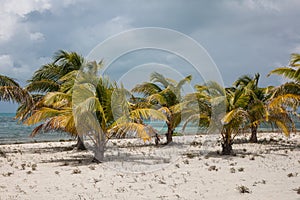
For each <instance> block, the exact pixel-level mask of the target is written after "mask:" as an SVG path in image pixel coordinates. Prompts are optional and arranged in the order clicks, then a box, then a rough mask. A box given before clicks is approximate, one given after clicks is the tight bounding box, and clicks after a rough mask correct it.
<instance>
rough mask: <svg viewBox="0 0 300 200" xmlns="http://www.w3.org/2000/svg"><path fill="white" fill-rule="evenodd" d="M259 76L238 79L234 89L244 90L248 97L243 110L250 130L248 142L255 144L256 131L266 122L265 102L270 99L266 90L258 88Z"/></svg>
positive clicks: (245, 76)
mask: <svg viewBox="0 0 300 200" xmlns="http://www.w3.org/2000/svg"><path fill="white" fill-rule="evenodd" d="M259 78H260V74H258V73H257V74H255V76H254V77H251V76H249V75H244V76H241V77H239V78H238V79H237V80H236V81H235V82H234V84H233V85H234V86H235V88H238V89H240V90H244V92H245V93H247V94H248V95H249V102H248V104H247V105H246V107H245V108H244V109H245V110H247V112H248V117H249V123H248V124H249V125H248V126H249V128H250V130H251V136H250V139H249V141H250V142H254V143H256V142H257V129H258V127H259V124H260V123H261V122H262V121H266V120H265V119H266V113H267V110H266V101H267V100H268V97H270V95H269V93H268V91H269V90H268V89H269V87H268V88H260V87H258V82H259Z"/></svg>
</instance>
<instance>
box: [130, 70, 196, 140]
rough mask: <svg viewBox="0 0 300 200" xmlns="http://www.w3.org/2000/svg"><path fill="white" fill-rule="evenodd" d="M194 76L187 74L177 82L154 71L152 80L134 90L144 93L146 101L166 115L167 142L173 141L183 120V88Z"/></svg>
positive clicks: (133, 90)
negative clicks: (181, 103) (174, 133)
mask: <svg viewBox="0 0 300 200" xmlns="http://www.w3.org/2000/svg"><path fill="white" fill-rule="evenodd" d="M191 79H192V76H187V77H185V78H184V79H182V80H180V81H179V82H176V81H175V80H172V79H168V78H165V77H164V76H163V75H162V74H159V73H157V72H154V73H152V74H151V76H150V81H151V82H144V83H142V84H138V85H136V86H135V87H134V88H133V89H132V92H134V93H139V94H142V95H144V98H145V99H146V101H147V102H148V103H150V104H152V105H154V106H156V107H157V108H158V109H159V110H160V111H161V112H163V113H164V114H165V115H166V117H167V121H166V125H167V128H168V130H167V133H166V139H167V142H166V144H168V143H170V142H172V135H173V132H174V129H175V128H176V127H177V126H178V125H179V123H180V122H181V107H180V106H179V104H180V102H181V101H182V97H181V90H182V87H183V85H184V84H185V83H188V82H190V81H191Z"/></svg>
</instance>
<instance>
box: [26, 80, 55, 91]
mask: <svg viewBox="0 0 300 200" xmlns="http://www.w3.org/2000/svg"><path fill="white" fill-rule="evenodd" d="M26 89H27V90H28V91H29V92H42V93H45V92H53V91H58V90H59V84H58V83H57V82H55V81H52V80H46V79H44V80H39V81H33V82H31V83H29V84H28V85H27V86H26Z"/></svg>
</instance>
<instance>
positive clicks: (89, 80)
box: [73, 62, 167, 162]
mask: <svg viewBox="0 0 300 200" xmlns="http://www.w3.org/2000/svg"><path fill="white" fill-rule="evenodd" d="M86 66H87V68H88V69H87V70H82V71H81V72H80V73H79V75H78V76H77V79H76V81H75V85H74V88H73V112H74V120H75V124H76V127H77V130H78V133H79V135H87V136H88V137H90V139H91V140H92V141H93V142H94V144H95V150H94V152H95V155H94V161H96V162H102V161H103V160H104V151H105V144H106V142H107V141H108V139H109V138H110V137H111V136H112V133H118V134H126V133H128V132H133V133H136V134H137V135H138V136H139V137H140V138H142V139H143V140H149V139H150V138H151V136H150V135H149V134H148V128H149V127H147V126H145V125H144V124H142V123H140V122H141V121H142V119H148V118H150V117H151V118H154V119H160V120H167V119H166V117H165V115H163V114H162V113H161V112H159V111H157V110H154V109H148V108H137V109H132V108H133V107H135V106H134V105H131V104H130V103H129V102H128V100H127V99H126V93H127V92H128V91H126V90H125V89H124V88H122V87H121V88H120V89H118V88H117V85H116V83H115V82H112V81H110V80H109V78H108V77H103V76H100V77H99V78H98V77H96V73H95V71H96V70H93V66H94V68H95V66H96V64H95V62H91V63H89V64H87V65H86Z"/></svg>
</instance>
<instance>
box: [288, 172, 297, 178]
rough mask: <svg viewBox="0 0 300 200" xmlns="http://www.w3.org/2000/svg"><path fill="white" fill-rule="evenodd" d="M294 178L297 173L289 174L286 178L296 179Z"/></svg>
mask: <svg viewBox="0 0 300 200" xmlns="http://www.w3.org/2000/svg"><path fill="white" fill-rule="evenodd" d="M296 176H298V173H289V174H288V175H287V177H289V178H291V177H296Z"/></svg>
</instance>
